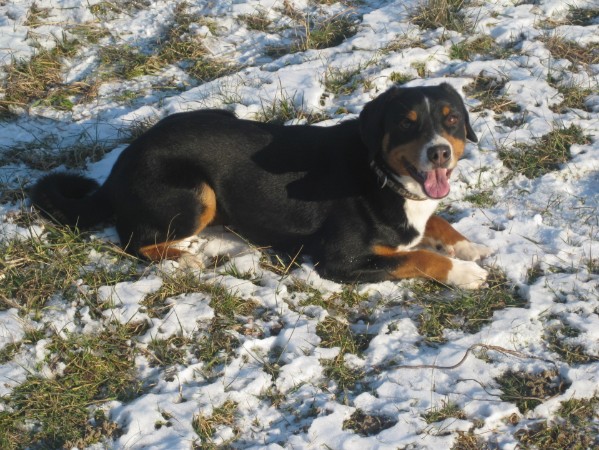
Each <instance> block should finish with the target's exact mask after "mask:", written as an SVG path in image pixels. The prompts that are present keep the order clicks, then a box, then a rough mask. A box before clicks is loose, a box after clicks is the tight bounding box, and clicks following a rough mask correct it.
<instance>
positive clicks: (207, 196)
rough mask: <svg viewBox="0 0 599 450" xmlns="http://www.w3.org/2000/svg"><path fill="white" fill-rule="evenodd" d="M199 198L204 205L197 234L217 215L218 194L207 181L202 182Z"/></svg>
mask: <svg viewBox="0 0 599 450" xmlns="http://www.w3.org/2000/svg"><path fill="white" fill-rule="evenodd" d="M198 199H199V200H200V204H201V205H202V213H201V214H200V217H199V218H198V227H197V230H196V232H195V234H198V233H199V232H200V231H202V230H203V229H204V228H206V226H207V225H209V224H210V223H212V221H213V220H214V219H215V217H216V194H215V193H214V190H213V189H212V188H211V187H210V186H208V185H207V184H206V183H202V185H201V186H200V193H199V195H198Z"/></svg>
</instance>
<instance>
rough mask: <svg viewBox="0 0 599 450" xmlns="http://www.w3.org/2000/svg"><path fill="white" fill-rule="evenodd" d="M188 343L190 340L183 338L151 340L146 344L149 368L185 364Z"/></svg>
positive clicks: (173, 337)
mask: <svg viewBox="0 0 599 450" xmlns="http://www.w3.org/2000/svg"><path fill="white" fill-rule="evenodd" d="M190 342H191V341H190V339H188V338H185V337H183V336H171V337H169V338H167V339H152V340H151V341H150V343H149V344H148V353H149V354H150V355H151V361H150V366H151V367H154V366H160V367H170V366H173V365H176V364H183V363H185V361H186V355H187V350H186V348H187V346H188V345H189V344H190Z"/></svg>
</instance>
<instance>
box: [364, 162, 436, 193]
mask: <svg viewBox="0 0 599 450" xmlns="http://www.w3.org/2000/svg"><path fill="white" fill-rule="evenodd" d="M370 168H371V169H372V171H373V172H374V173H375V175H376V176H377V177H378V179H379V181H380V182H381V189H383V188H385V187H388V188H389V189H391V190H392V191H393V192H395V193H396V194H398V195H401V196H402V197H404V198H407V199H409V200H416V201H423V200H428V197H421V196H419V195H416V194H414V193H412V192H410V191H408V190H407V189H406V188H405V187H404V185H403V184H401V183H400V182H399V181H397V180H396V178H395V175H394V174H393V172H391V170H390V169H389V168H388V167H387V165H386V164H385V163H377V161H376V159H373V160H372V161H371V162H370Z"/></svg>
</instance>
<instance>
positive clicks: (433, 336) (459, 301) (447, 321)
mask: <svg viewBox="0 0 599 450" xmlns="http://www.w3.org/2000/svg"><path fill="white" fill-rule="evenodd" d="M412 291H413V295H414V299H415V302H416V303H417V304H418V305H420V306H421V307H422V309H423V311H422V313H420V314H419V316H418V330H419V332H420V334H421V335H423V336H424V337H425V339H426V341H427V342H429V343H440V342H445V340H446V338H445V336H444V331H445V330H446V329H449V330H461V331H463V332H465V333H476V332H477V331H479V330H480V329H481V328H482V327H483V326H484V325H485V324H487V323H489V322H490V321H491V319H492V317H493V313H494V312H495V311H498V310H501V309H504V308H508V307H523V306H525V305H526V301H525V300H524V299H523V298H521V297H520V296H519V295H518V292H517V291H516V290H515V289H514V288H513V287H511V286H510V285H509V283H508V281H507V279H506V278H505V275H503V274H502V273H500V272H499V271H497V270H492V271H491V273H490V275H489V278H488V287H485V288H482V289H478V290H475V291H461V290H452V291H448V290H446V289H443V288H442V287H441V286H439V285H438V284H435V283H433V282H417V283H415V284H414V286H413V287H412Z"/></svg>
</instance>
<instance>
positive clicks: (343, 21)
mask: <svg viewBox="0 0 599 450" xmlns="http://www.w3.org/2000/svg"><path fill="white" fill-rule="evenodd" d="M357 31H358V27H357V24H356V21H355V19H354V18H353V16H351V15H347V14H339V15H336V16H333V17H331V18H327V19H324V20H322V21H320V22H316V23H314V24H312V23H310V21H309V20H308V19H306V20H305V22H304V30H303V33H301V34H299V35H298V37H297V40H296V43H295V44H293V45H292V46H291V48H290V50H291V52H304V51H306V50H310V49H317V50H318V49H323V48H329V47H336V46H337V45H339V44H341V43H342V42H343V41H344V40H345V39H347V38H350V37H352V36H353V35H354V34H356V32H357Z"/></svg>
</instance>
